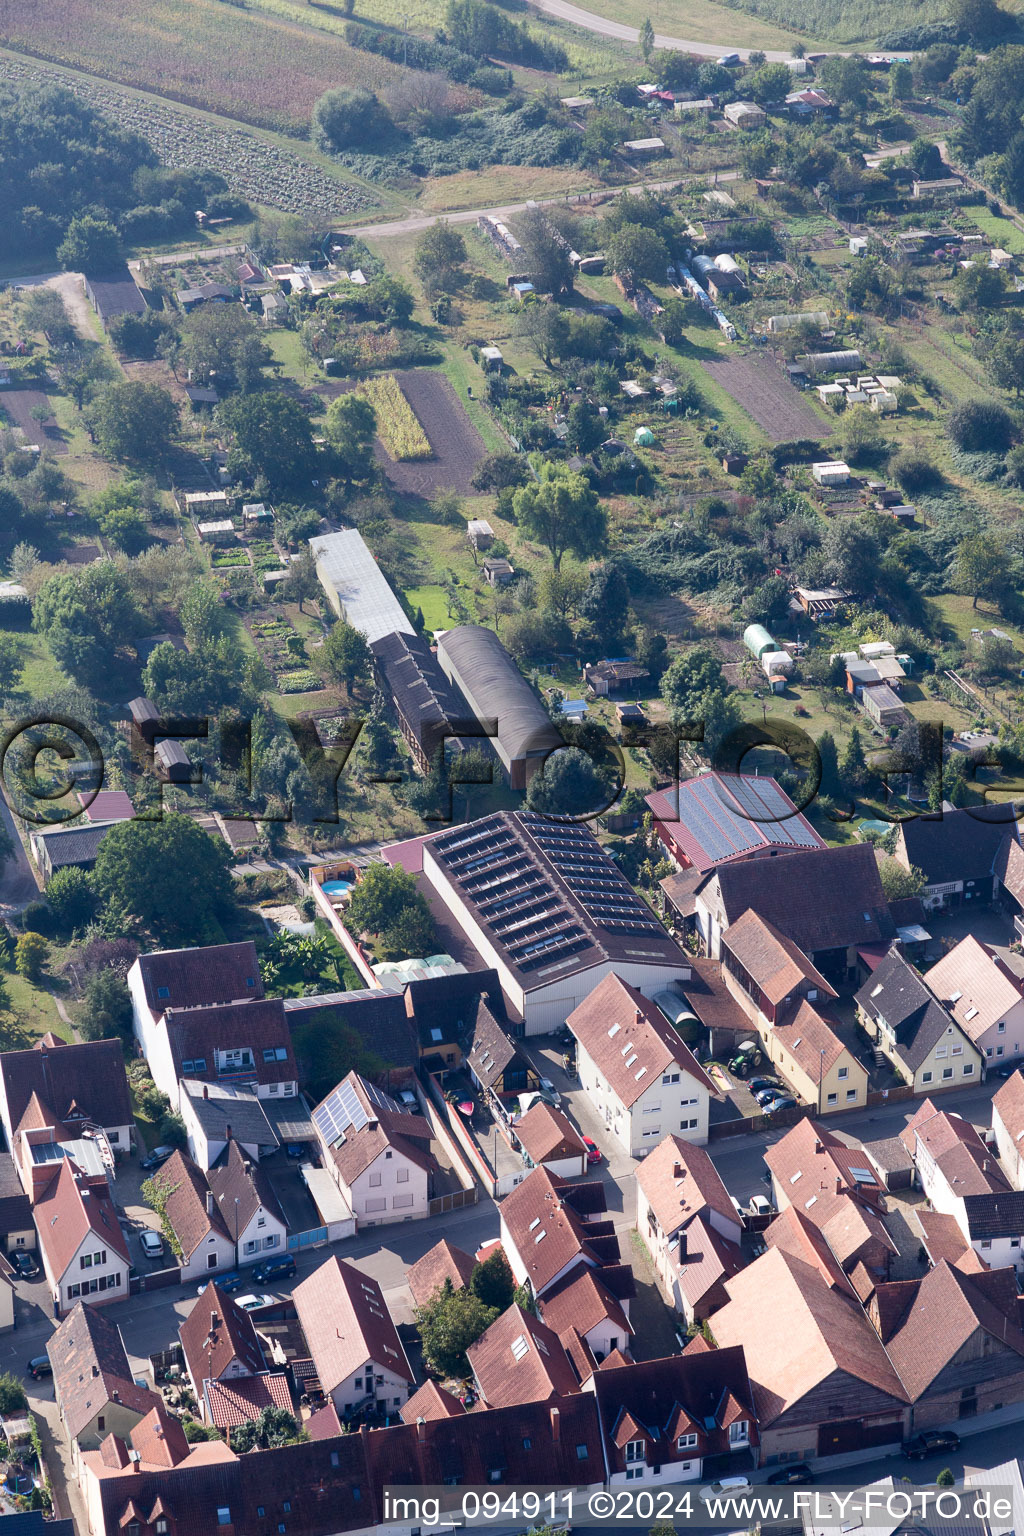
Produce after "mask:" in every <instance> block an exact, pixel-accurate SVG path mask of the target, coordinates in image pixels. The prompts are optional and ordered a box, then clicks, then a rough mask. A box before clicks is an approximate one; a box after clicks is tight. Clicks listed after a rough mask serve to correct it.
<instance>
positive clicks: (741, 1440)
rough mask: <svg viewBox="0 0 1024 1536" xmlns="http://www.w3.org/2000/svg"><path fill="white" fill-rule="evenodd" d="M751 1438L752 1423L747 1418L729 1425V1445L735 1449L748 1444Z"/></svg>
mask: <svg viewBox="0 0 1024 1536" xmlns="http://www.w3.org/2000/svg"><path fill="white" fill-rule="evenodd" d="M749 1440H750V1425H749V1423H748V1422H747V1420H746V1419H738V1420H737V1421H736V1423H735V1424H730V1425H729V1445H730V1447H731V1448H732V1449H733V1450H735V1449H737V1448H738V1447H739V1446H741V1445H746V1444H748V1442H749Z"/></svg>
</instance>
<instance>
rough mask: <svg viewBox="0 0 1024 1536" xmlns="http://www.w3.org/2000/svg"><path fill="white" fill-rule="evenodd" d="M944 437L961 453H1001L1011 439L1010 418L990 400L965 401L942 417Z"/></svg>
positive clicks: (1007, 413) (1011, 424) (1002, 407)
mask: <svg viewBox="0 0 1024 1536" xmlns="http://www.w3.org/2000/svg"><path fill="white" fill-rule="evenodd" d="M946 436H947V437H948V438H949V440H950V442H951V443H953V445H954V446H955V447H957V448H959V449H960V450H961V452H962V453H1003V452H1005V451H1006V449H1007V448H1009V447H1010V445H1011V444H1012V442H1013V439H1014V421H1013V417H1012V416H1011V415H1010V413H1009V411H1008V410H1007V409H1006V407H1005V406H1003V405H997V404H996V403H995V401H993V400H965V401H964V402H963V403H962V404H961V405H957V406H954V407H953V409H952V410H951V411H950V413H949V415H948V416H947V417H946Z"/></svg>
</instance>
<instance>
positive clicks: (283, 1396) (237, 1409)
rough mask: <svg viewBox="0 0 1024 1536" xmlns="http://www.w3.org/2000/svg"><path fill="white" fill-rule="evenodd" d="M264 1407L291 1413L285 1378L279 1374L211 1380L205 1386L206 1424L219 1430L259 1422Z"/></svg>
mask: <svg viewBox="0 0 1024 1536" xmlns="http://www.w3.org/2000/svg"><path fill="white" fill-rule="evenodd" d="M264 1408H283V1409H284V1410H285V1412H286V1413H294V1411H295V1405H294V1403H293V1402H292V1394H291V1389H290V1387H289V1386H288V1378H287V1376H285V1375H284V1373H283V1372H280V1371H267V1372H264V1373H263V1374H262V1375H259V1376H242V1377H234V1378H229V1379H227V1380H223V1381H210V1382H208V1383H207V1386H206V1418H207V1423H209V1424H214V1425H216V1427H217V1428H218V1429H234V1428H235V1426H236V1425H238V1424H246V1423H248V1422H249V1421H250V1420H251V1419H258V1418H259V1416H260V1414H261V1413H262V1412H263V1410H264Z"/></svg>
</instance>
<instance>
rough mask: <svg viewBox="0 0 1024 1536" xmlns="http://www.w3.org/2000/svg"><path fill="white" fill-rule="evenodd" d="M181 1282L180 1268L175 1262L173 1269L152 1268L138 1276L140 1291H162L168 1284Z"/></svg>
mask: <svg viewBox="0 0 1024 1536" xmlns="http://www.w3.org/2000/svg"><path fill="white" fill-rule="evenodd" d="M180 1284H181V1268H180V1266H179V1265H177V1264H175V1265H174V1267H173V1269H154V1270H152V1271H151V1272H150V1273H149V1274H146V1275H140V1276H139V1290H140V1291H162V1290H163V1289H164V1288H165V1287H166V1286H168V1285H180Z"/></svg>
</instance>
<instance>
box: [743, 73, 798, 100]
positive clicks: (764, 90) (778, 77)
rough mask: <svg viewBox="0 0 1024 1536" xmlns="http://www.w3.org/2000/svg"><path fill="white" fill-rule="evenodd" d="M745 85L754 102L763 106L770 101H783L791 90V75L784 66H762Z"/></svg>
mask: <svg viewBox="0 0 1024 1536" xmlns="http://www.w3.org/2000/svg"><path fill="white" fill-rule="evenodd" d="M745 84H746V85H747V86H748V87H749V90H750V94H751V96H753V98H754V100H755V101H759V102H760V103H761V105H762V106H764V105H766V104H767V103H768V102H772V101H785V99H786V97H787V96H788V94H789V92H790V91H791V90H792V89H793V75H792V72H791V71H790V70H789V68H788V67H787V66H786V65H785V64H762V65H761V66H760V68H759V69H755V70H754V72H753V74H752V75H750V76H749V77H748V79H747V80H746V81H745Z"/></svg>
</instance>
